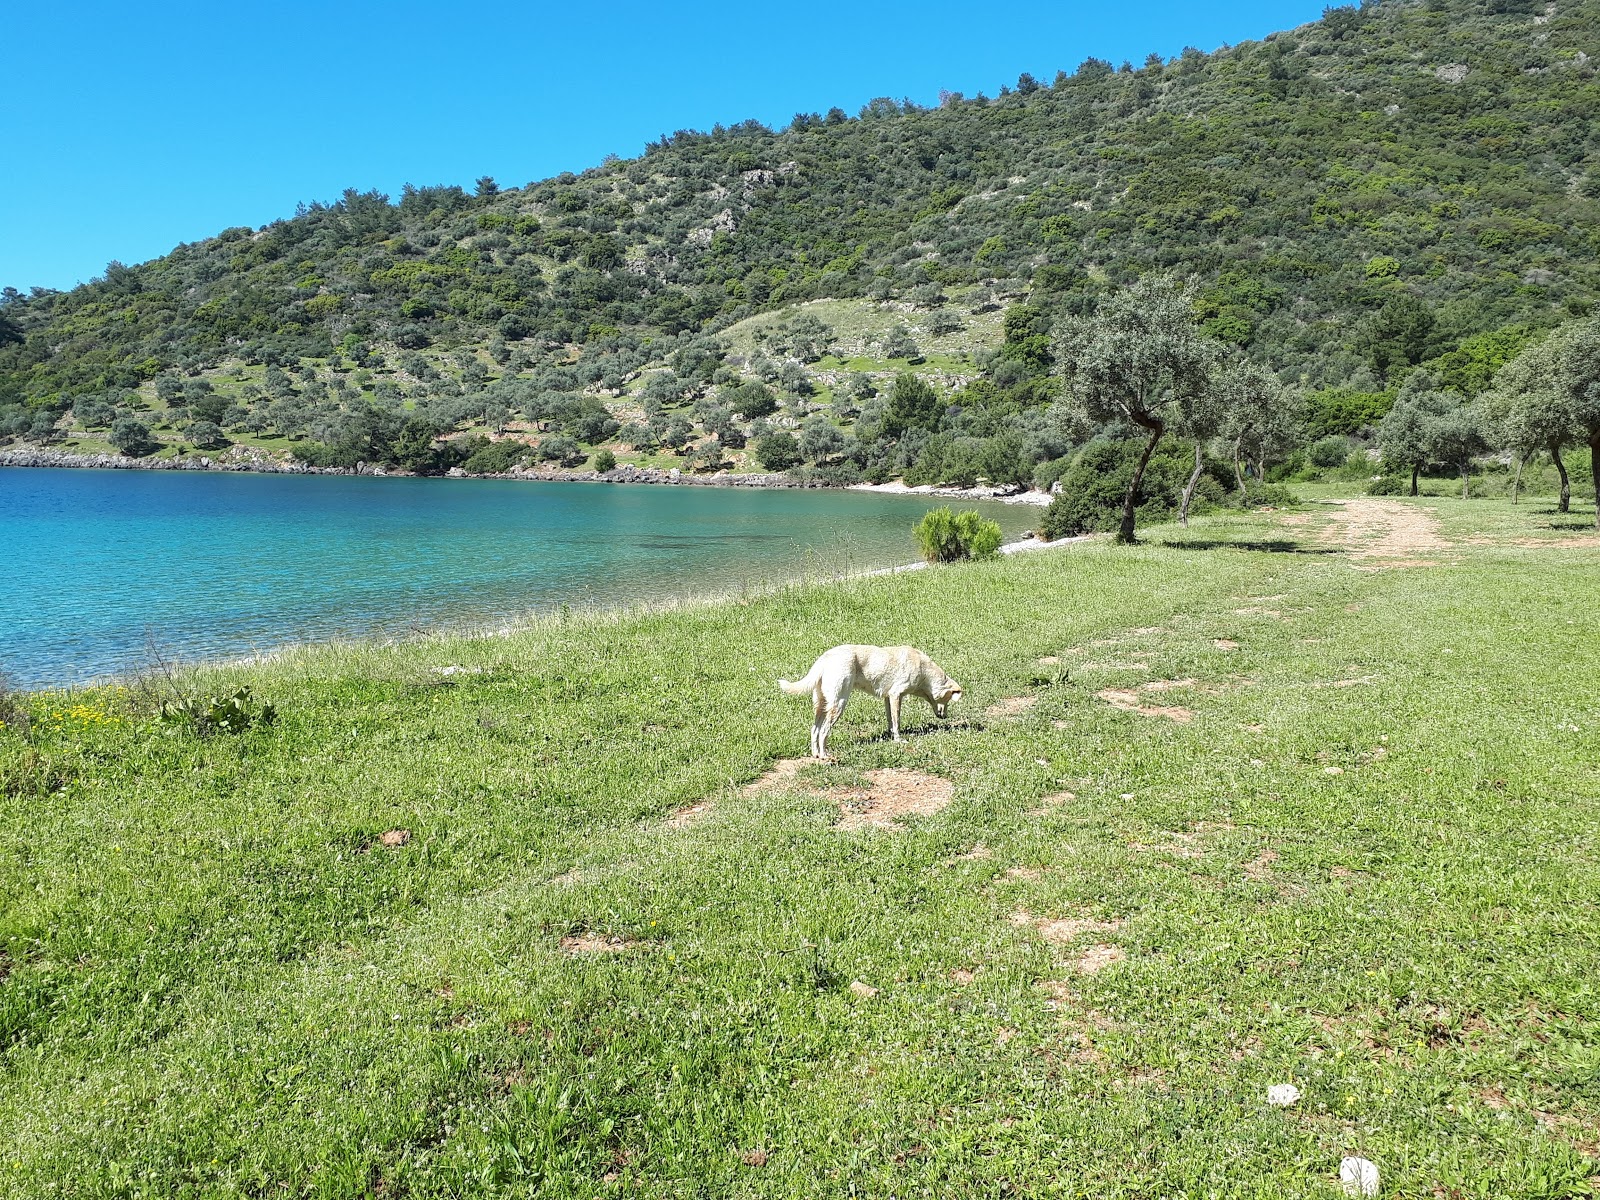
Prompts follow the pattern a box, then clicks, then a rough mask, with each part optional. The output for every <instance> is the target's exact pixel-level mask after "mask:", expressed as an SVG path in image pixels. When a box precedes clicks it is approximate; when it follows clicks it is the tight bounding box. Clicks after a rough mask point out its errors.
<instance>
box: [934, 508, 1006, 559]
mask: <svg viewBox="0 0 1600 1200" xmlns="http://www.w3.org/2000/svg"><path fill="white" fill-rule="evenodd" d="M914 532H915V535H916V539H917V545H918V546H920V547H921V548H922V557H923V558H925V559H926V560H927V561H928V562H930V563H945V562H955V561H956V560H958V559H962V558H993V557H994V556H995V555H996V554H998V553H999V552H1000V536H1001V535H1000V526H999V524H998V523H997V522H995V521H991V520H989V519H987V518H986V517H983V516H980V515H979V514H977V513H975V512H973V511H972V510H971V509H966V510H964V511H962V512H955V511H953V510H951V509H948V508H935V509H933V510H931V511H929V512H928V513H926V514H924V515H923V518H922V520H920V521H918V522H917V527H916V530H915V531H914Z"/></svg>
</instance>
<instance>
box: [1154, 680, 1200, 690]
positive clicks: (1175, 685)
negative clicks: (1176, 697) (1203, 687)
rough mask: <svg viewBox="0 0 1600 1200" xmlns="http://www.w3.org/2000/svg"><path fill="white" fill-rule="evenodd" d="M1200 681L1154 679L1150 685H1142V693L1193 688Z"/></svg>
mask: <svg viewBox="0 0 1600 1200" xmlns="http://www.w3.org/2000/svg"><path fill="white" fill-rule="evenodd" d="M1198 682H1199V680H1196V679H1152V680H1151V681H1150V682H1149V683H1141V684H1140V685H1139V690H1140V691H1141V692H1171V691H1176V690H1177V689H1179V688H1192V687H1194V686H1195V685H1196V684H1197V683H1198Z"/></svg>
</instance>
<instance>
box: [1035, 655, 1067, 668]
mask: <svg viewBox="0 0 1600 1200" xmlns="http://www.w3.org/2000/svg"><path fill="white" fill-rule="evenodd" d="M1034 662H1036V663H1038V664H1039V665H1040V666H1041V667H1054V666H1059V665H1060V663H1061V656H1060V655H1059V654H1045V655H1041V656H1040V657H1039V658H1036V659H1034Z"/></svg>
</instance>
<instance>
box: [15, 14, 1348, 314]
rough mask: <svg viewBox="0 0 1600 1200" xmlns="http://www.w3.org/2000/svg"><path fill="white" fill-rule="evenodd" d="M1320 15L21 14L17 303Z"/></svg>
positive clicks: (1235, 37) (1230, 39) (1240, 37)
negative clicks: (487, 184)
mask: <svg viewBox="0 0 1600 1200" xmlns="http://www.w3.org/2000/svg"><path fill="white" fill-rule="evenodd" d="M1322 7H1323V4H1322V2H1321V0H1317V2H1315V3H1309V2H1300V0H1294V2H1290V0H1247V2H1244V3H1233V4H1217V5H1196V4H1193V3H1191V2H1185V3H1168V2H1162V3H1155V2H1139V0H1133V2H1131V3H1123V4H1087V3H1076V2H1073V3H1059V2H1058V3H1053V4H1051V3H1042V2H1039V0H1011V2H1010V3H1006V4H989V3H973V2H972V0H967V2H966V3H946V2H944V0H922V2H919V3H916V4H910V3H877V4H870V3H859V2H858V3H852V4H845V3H838V2H837V0H813V2H812V3H809V4H805V5H796V4H789V5H772V4H765V3H749V2H747V3H743V4H734V3H727V2H722V0H717V2H702V3H694V4H678V5H672V4H660V3H654V4H643V3H638V4H636V3H631V2H627V3H615V4H611V5H598V6H590V5H581V4H570V3H569V4H566V5H561V6H556V5H546V4H523V5H514V4H494V3H480V4H457V5H441V4H431V5H424V4H419V3H412V2H410V0H392V2H390V3H338V2H337V0H332V2H330V3H319V4H311V3H299V2H295V0H290V2H286V3H279V4H270V5H269V4H262V3H256V2H252V0H245V2H239V3H230V4H217V3H214V2H213V3H210V4H176V3H162V2H161V0H154V2H152V3H149V4H143V5H133V4H126V3H118V4H110V3H104V4H82V3H71V2H70V0H57V2H54V3H31V4H21V5H17V6H15V8H14V9H13V11H12V12H10V13H9V14H8V15H7V18H6V25H7V28H6V32H5V36H4V38H3V39H0V78H4V80H5V82H6V97H7V99H6V104H5V109H6V114H5V118H4V135H3V137H0V286H3V285H10V286H14V287H20V288H24V289H26V288H28V287H32V286H44V287H57V288H65V287H71V286H72V285H73V284H74V283H77V282H80V281H83V280H86V279H89V278H91V277H93V276H95V275H97V274H99V273H100V272H101V271H103V270H104V269H105V265H106V263H107V262H109V261H110V260H112V259H118V260H121V261H123V262H126V263H135V262H142V261H144V260H146V259H149V258H153V257H156V256H158V255H161V254H164V253H166V252H167V251H168V250H170V249H171V248H172V247H173V246H175V245H177V244H178V243H179V242H185V241H197V240H199V239H201V238H204V237H208V236H210V235H212V234H214V233H217V232H218V231H220V230H222V229H224V228H227V227H228V226H231V225H256V226H258V225H262V224H265V223H266V222H268V221H271V220H274V219H276V218H279V217H285V216H289V215H291V214H292V213H293V211H294V207H295V205H296V203H298V202H300V201H312V200H332V199H335V198H337V197H338V195H339V193H340V192H342V191H343V190H344V189H345V188H346V187H356V188H360V189H362V190H366V189H368V188H377V189H379V190H381V191H384V192H388V193H389V194H391V195H398V193H399V190H400V187H401V185H402V184H403V183H406V182H411V183H416V184H419V185H420V184H439V183H459V184H461V185H463V186H467V187H470V186H471V185H472V182H473V181H474V180H475V179H477V178H478V176H480V175H485V174H487V175H492V176H494V178H495V179H496V180H498V181H499V182H500V184H501V185H502V186H520V185H522V184H525V183H527V182H529V181H530V180H534V179H542V178H545V177H547V176H549V175H553V174H555V173H557V172H559V171H564V170H582V169H583V168H584V167H587V166H592V165H594V164H595V163H597V162H599V161H600V160H601V159H602V158H603V157H604V156H605V155H607V154H612V153H614V154H620V155H622V156H624V157H631V156H633V155H636V154H638V153H639V152H640V151H641V150H642V149H643V146H644V143H645V142H646V141H649V140H652V139H654V138H656V137H658V136H660V135H661V134H663V133H670V132H671V131H673V130H675V129H686V128H695V129H708V128H710V127H711V125H712V124H714V123H715V122H717V121H721V122H723V123H724V124H732V123H734V122H736V121H740V120H744V119H745V118H747V117H755V118H756V119H758V120H761V121H765V122H767V123H769V124H771V123H778V124H782V123H787V121H788V120H789V119H790V117H792V116H793V115H794V114H795V113H796V112H798V111H813V110H819V111H820V110H826V109H827V108H829V107H830V106H832V105H838V106H840V107H842V108H844V109H845V111H847V112H849V113H851V114H854V113H855V111H856V110H857V109H858V108H860V106H861V105H862V104H863V103H865V102H866V101H867V100H869V99H871V98H872V97H874V96H885V95H887V96H894V97H896V98H900V97H906V96H909V97H910V98H911V99H913V100H916V101H918V102H919V103H925V104H932V103H934V102H935V101H936V100H937V98H938V94H939V91H940V89H948V90H950V91H960V92H965V93H967V94H968V95H972V94H974V93H976V92H979V91H985V92H988V93H989V94H991V95H993V94H994V92H995V91H996V90H997V89H998V88H999V86H1000V85H1001V84H1002V83H1014V82H1015V80H1016V78H1017V75H1018V73H1019V72H1022V71H1029V72H1032V73H1033V74H1034V75H1036V76H1038V77H1039V78H1040V79H1041V80H1044V81H1046V82H1048V80H1049V79H1051V78H1053V77H1054V75H1055V72H1056V71H1057V70H1060V69H1066V70H1069V71H1070V70H1072V69H1073V68H1074V67H1075V66H1077V64H1078V63H1080V62H1082V61H1083V59H1084V58H1085V57H1087V56H1088V55H1091V54H1092V55H1095V56H1097V57H1099V58H1107V59H1110V60H1112V61H1113V62H1118V63H1119V62H1121V61H1122V60H1123V59H1125V58H1126V59H1131V60H1132V61H1133V62H1134V63H1135V64H1138V63H1140V62H1142V61H1143V59H1144V57H1145V55H1147V54H1149V53H1150V52H1151V51H1158V52H1160V53H1161V54H1163V55H1166V56H1169V57H1170V56H1171V55H1175V54H1177V53H1178V52H1179V51H1181V50H1182V49H1183V47H1184V46H1187V45H1193V46H1198V47H1199V48H1200V49H1202V50H1212V49H1215V48H1216V47H1217V46H1219V45H1222V44H1224V43H1235V42H1240V41H1245V40H1247V39H1251V38H1258V37H1262V36H1264V35H1266V34H1268V33H1271V32H1272V31H1274V30H1277V29H1287V28H1291V27H1293V26H1295V25H1299V24H1302V23H1304V22H1306V21H1310V20H1314V19H1316V17H1318V16H1319V15H1320V14H1321V11H1322Z"/></svg>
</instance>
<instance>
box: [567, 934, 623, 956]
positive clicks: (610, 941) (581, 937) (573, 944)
mask: <svg viewBox="0 0 1600 1200" xmlns="http://www.w3.org/2000/svg"><path fill="white" fill-rule="evenodd" d="M637 945H639V943H638V942H635V941H631V940H629V939H628V938H624V937H614V936H611V935H609V934H603V933H569V934H568V935H567V936H566V937H564V938H562V939H561V949H562V950H563V951H565V952H566V953H567V954H572V955H578V954H620V953H622V952H623V951H624V950H632V949H633V948H634V947H635V946H637Z"/></svg>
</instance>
